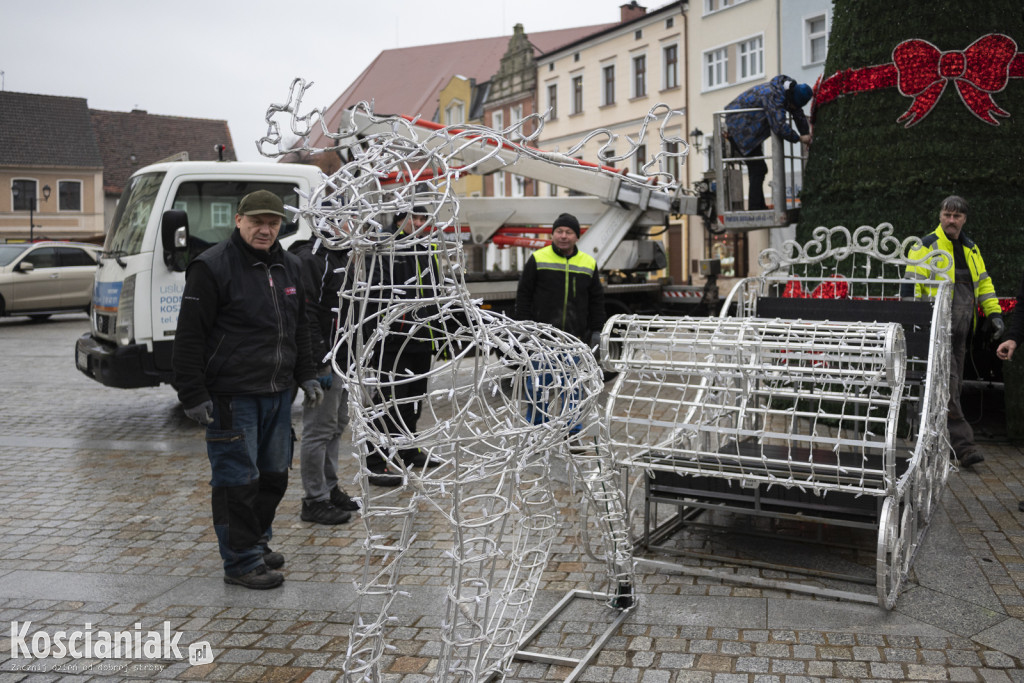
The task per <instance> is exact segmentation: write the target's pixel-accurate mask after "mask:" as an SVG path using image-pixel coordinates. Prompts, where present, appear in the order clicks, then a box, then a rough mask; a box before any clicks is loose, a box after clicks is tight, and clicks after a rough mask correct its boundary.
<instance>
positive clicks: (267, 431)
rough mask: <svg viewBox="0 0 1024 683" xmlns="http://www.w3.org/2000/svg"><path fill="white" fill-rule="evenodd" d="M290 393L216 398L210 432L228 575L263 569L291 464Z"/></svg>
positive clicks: (217, 519) (218, 527)
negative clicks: (272, 527) (261, 566)
mask: <svg viewBox="0 0 1024 683" xmlns="http://www.w3.org/2000/svg"><path fill="white" fill-rule="evenodd" d="M291 403H292V392H291V390H290V389H289V390H287V391H282V392H281V393H279V394H274V395H270V396H225V395H221V396H214V397H213V422H212V423H211V424H210V425H209V426H207V428H206V453H207V455H208V456H209V458H210V469H211V471H212V477H211V479H210V486H211V489H212V491H211V495H212V503H213V528H214V531H215V532H216V533H217V545H218V546H219V547H220V556H221V558H222V559H223V560H224V573H225V574H227V575H229V576H241V575H242V574H246V573H248V572H250V571H252V570H253V569H256V568H257V567H258V566H260V565H261V564H263V553H264V552H265V551H266V549H267V543H268V542H269V541H270V537H271V535H272V532H271V523H272V522H273V521H274V515H275V514H276V512H277V506H278V504H279V503H280V502H281V499H282V498H283V497H284V492H285V490H286V489H287V488H288V467H289V466H290V465H291V462H292V447H293V446H292V429H291V410H292V405H291Z"/></svg>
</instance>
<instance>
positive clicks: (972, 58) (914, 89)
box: [892, 33, 1017, 128]
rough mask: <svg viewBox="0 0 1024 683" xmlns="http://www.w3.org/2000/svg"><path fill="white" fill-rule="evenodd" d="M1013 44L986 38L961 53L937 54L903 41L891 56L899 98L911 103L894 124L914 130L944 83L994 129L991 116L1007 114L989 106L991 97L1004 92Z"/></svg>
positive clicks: (927, 45) (995, 36)
mask: <svg viewBox="0 0 1024 683" xmlns="http://www.w3.org/2000/svg"><path fill="white" fill-rule="evenodd" d="M1016 53H1017V43H1015V42H1014V41H1013V39H1012V38H1010V37H1009V36H1004V35H1001V34H998V33H992V34H989V35H987V36H984V37H982V38H979V39H978V40H976V41H974V42H973V43H971V44H970V46H969V47H968V48H967V49H966V50H964V51H963V52H958V51H956V50H950V51H949V52H941V51H940V50H939V48H937V47H935V46H934V45H932V44H931V43H929V42H928V41H926V40H916V39H915V40H906V41H904V42H902V43H900V44H899V45H897V46H896V49H894V50H893V51H892V61H893V63H894V64H895V65H896V71H897V85H898V87H899V90H900V93H901V94H903V95H906V96H907V97H913V98H914V103H913V104H912V105H911V106H910V109H908V110H907V111H906V112H905V113H904V114H903V116H901V117H899V119H897V120H898V121H904V120H906V119H909V121H907V128H909V127H910V126H912V125H914V124H915V123H917V122H918V121H920V120H921V119H923V118H924V117H925V116H927V115H928V112H930V111H931V110H932V107H934V106H935V103H936V102H938V101H939V96H940V95H942V91H943V90H945V88H946V84H947V83H948V82H949V81H953V82H954V83H955V84H956V89H957V92H959V93H960V99H962V100H963V102H964V104H966V105H967V108H968V109H970V110H971V112H972V113H973V114H974V115H975V116H977V117H978V118H979V119H981V120H982V121H984V122H985V123H990V124H992V125H993V126H998V125H999V122H998V121H997V120H996V119H995V118H993V114H994V115H995V116H1009V115H1010V113H1009V112H1007V111H1005V110H1003V109H1002V108H1000V107H999V106H998V105H997V104H996V103H995V102H993V101H992V96H991V93H994V92H999V91H1000V90H1002V89H1003V88H1005V87H1006V83H1007V80H1008V79H1009V71H1010V62H1012V61H1013V58H1014V56H1015V55H1016Z"/></svg>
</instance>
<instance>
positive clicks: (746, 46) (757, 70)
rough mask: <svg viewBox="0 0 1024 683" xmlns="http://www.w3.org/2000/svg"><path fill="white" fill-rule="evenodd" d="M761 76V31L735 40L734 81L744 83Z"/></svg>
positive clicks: (762, 43) (762, 64) (762, 35)
mask: <svg viewBox="0 0 1024 683" xmlns="http://www.w3.org/2000/svg"><path fill="white" fill-rule="evenodd" d="M744 71H747V73H744ZM761 78H764V34H763V33H761V34H758V35H756V36H751V37H749V38H745V39H743V40H738V41H736V82H737V83H745V82H746V81H754V80H758V79H761Z"/></svg>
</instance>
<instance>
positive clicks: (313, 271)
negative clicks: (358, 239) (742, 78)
mask: <svg viewBox="0 0 1024 683" xmlns="http://www.w3.org/2000/svg"><path fill="white" fill-rule="evenodd" d="M289 251H290V252H291V253H293V254H295V255H296V256H298V257H299V259H300V260H301V261H302V285H303V289H304V290H305V292H306V314H307V318H308V320H309V339H310V345H311V347H312V349H313V360H314V362H316V363H317V365H318V368H319V369H318V370H317V373H316V374H317V381H318V382H319V383H320V386H321V387H322V388H323V390H324V400H323V402H322V403H321V404H320V405H318V406H316V407H311V408H305V409H303V411H302V441H301V443H300V446H299V457H300V463H301V464H300V466H299V472H300V473H301V474H302V489H303V493H304V494H305V495H304V496H303V497H302V512H301V513H300V517H299V518H300V519H301V520H302V521H304V522H312V523H314V524H344V523H345V522H347V521H348V520H349V519H350V518H351V517H352V511H353V510H358V509H359V504H358V503H356V502H355V501H353V500H352V498H351V497H349V495H348V494H347V493H345V491H344V490H342V489H341V488H340V487H339V486H338V453H339V451H340V446H341V435H342V433H343V432H344V431H345V427H347V426H348V392H347V391H346V390H345V388H344V387H343V386H342V385H341V382H335V381H334V379H335V378H334V370H333V368H332V367H331V365H330V362H329V360H328V359H329V354H331V352H332V351H333V350H334V340H335V336H336V332H337V329H338V321H339V320H344V319H345V317H346V316H345V310H344V309H343V308H342V301H341V299H340V297H339V296H338V293H339V292H340V291H341V289H342V287H344V286H345V266H346V262H347V261H348V251H342V250H338V249H328V248H326V247H325V246H323V244H320V243H319V240H318V239H316V238H311V239H308V240H305V241H302V242H296V243H295V244H294V245H292V247H291V248H290V249H289ZM337 357H338V360H339V362H340V363H341V364H342V367H344V365H345V363H346V362H347V359H348V350H347V349H346V348H339V349H337Z"/></svg>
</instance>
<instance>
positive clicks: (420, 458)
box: [399, 448, 444, 469]
mask: <svg viewBox="0 0 1024 683" xmlns="http://www.w3.org/2000/svg"><path fill="white" fill-rule="evenodd" d="M399 455H401V456H402V461H403V462H404V463H405V464H406V465H410V466H412V467H415V468H417V469H422V468H423V467H426V468H427V469H431V468H433V467H440V466H441V465H443V464H444V462H442V461H440V460H434V459H433V458H431V457H430V456H429V455H428V454H427V453H426V452H425V451H424V450H423V449H422V448H409V449H406V450H402V451H400V452H399Z"/></svg>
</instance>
